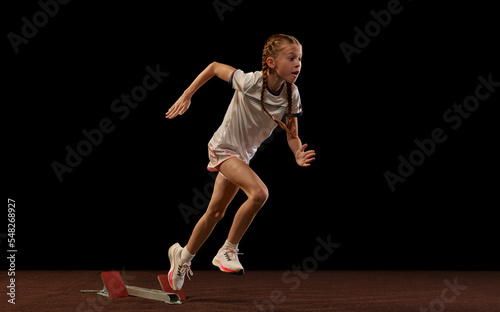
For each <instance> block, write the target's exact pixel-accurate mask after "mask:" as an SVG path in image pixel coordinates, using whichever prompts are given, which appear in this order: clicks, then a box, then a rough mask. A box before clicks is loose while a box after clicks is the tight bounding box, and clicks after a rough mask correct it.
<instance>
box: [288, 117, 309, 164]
mask: <svg viewBox="0 0 500 312" xmlns="http://www.w3.org/2000/svg"><path fill="white" fill-rule="evenodd" d="M287 127H288V128H289V129H290V132H289V133H287V135H286V138H287V141H288V146H289V147H290V149H291V150H292V152H293V154H294V155H295V161H296V162H297V164H298V165H299V166H301V167H309V166H310V165H311V164H310V162H311V161H313V160H314V159H315V158H314V156H316V153H315V152H314V150H309V151H305V149H306V147H307V144H304V145H302V141H301V140H300V138H299V124H298V121H297V117H293V118H291V119H287Z"/></svg>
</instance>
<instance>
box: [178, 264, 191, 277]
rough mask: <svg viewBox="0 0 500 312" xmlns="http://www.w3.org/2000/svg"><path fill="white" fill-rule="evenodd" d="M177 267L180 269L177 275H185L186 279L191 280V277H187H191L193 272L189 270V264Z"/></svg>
mask: <svg viewBox="0 0 500 312" xmlns="http://www.w3.org/2000/svg"><path fill="white" fill-rule="evenodd" d="M179 267H180V270H179V274H180V275H186V276H187V277H188V279H189V280H191V277H189V275H191V276H193V275H194V273H193V271H192V270H191V266H190V265H189V264H183V265H180V266H179Z"/></svg>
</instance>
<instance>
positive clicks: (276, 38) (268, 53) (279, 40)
mask: <svg viewBox="0 0 500 312" xmlns="http://www.w3.org/2000/svg"><path fill="white" fill-rule="evenodd" d="M286 44H297V45H299V46H301V44H300V42H299V41H298V40H297V39H296V38H295V37H293V36H289V35H283V34H275V35H272V36H271V37H269V39H267V41H266V44H265V45H264V50H263V51H262V91H261V94H260V105H261V106H262V109H263V110H264V112H265V113H266V114H268V115H269V117H271V119H272V120H274V122H276V123H277V124H278V126H280V127H281V128H282V129H284V130H285V131H286V132H287V133H290V129H289V128H288V127H287V126H286V125H285V124H284V123H283V122H282V121H281V120H278V119H276V118H274V116H273V115H271V113H269V111H268V110H267V108H266V106H265V104H264V96H265V94H266V88H267V83H268V78H269V66H268V65H267V59H268V58H269V57H274V58H276V57H278V54H279V53H280V52H281V51H282V50H283V48H284V47H285V45H286ZM285 83H286V91H287V99H288V107H287V115H288V118H289V119H291V118H292V84H291V83H289V82H285Z"/></svg>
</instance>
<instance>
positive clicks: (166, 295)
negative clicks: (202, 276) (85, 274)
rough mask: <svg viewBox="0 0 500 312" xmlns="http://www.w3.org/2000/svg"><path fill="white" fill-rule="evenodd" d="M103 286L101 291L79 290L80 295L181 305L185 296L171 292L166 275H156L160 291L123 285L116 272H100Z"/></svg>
mask: <svg viewBox="0 0 500 312" xmlns="http://www.w3.org/2000/svg"><path fill="white" fill-rule="evenodd" d="M101 278H102V281H103V284H104V288H103V289H102V290H81V292H82V293H95V294H98V295H101V296H105V297H109V298H123V297H128V296H133V297H139V298H145V299H151V300H157V301H162V302H165V303H168V304H182V301H181V299H182V300H186V296H185V295H184V292H183V291H182V290H180V291H177V292H176V291H173V290H172V288H171V287H170V285H169V283H168V279H167V275H158V281H159V282H160V285H161V288H162V290H159V289H149V288H142V287H137V286H130V285H125V283H124V282H123V278H122V276H121V274H120V272H118V271H110V272H101Z"/></svg>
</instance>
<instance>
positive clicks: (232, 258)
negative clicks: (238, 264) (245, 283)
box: [224, 248, 243, 261]
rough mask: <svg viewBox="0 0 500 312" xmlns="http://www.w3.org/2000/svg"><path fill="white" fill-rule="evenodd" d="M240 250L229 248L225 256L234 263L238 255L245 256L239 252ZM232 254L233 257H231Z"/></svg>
mask: <svg viewBox="0 0 500 312" xmlns="http://www.w3.org/2000/svg"><path fill="white" fill-rule="evenodd" d="M238 251H239V249H230V248H227V249H226V251H225V252H224V256H226V259H227V261H233V260H236V259H238V255H243V254H242V253H239V252H238ZM229 254H231V256H229Z"/></svg>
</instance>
